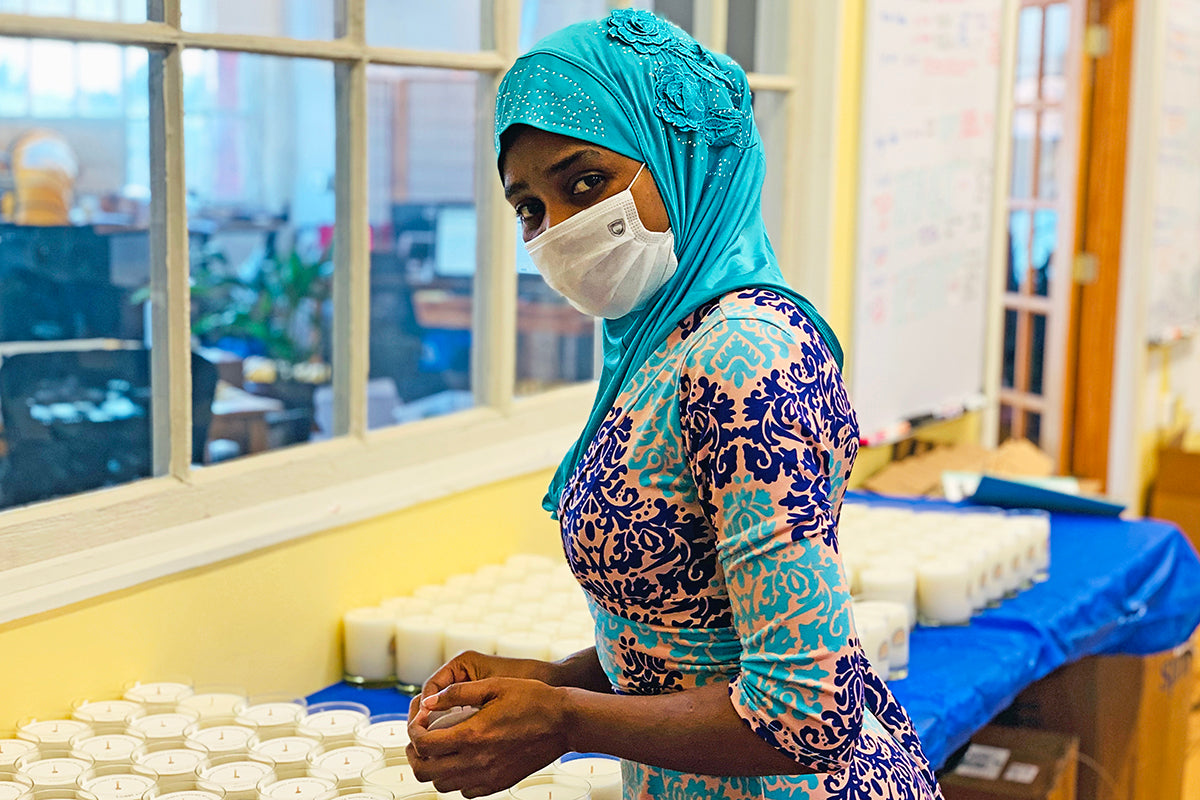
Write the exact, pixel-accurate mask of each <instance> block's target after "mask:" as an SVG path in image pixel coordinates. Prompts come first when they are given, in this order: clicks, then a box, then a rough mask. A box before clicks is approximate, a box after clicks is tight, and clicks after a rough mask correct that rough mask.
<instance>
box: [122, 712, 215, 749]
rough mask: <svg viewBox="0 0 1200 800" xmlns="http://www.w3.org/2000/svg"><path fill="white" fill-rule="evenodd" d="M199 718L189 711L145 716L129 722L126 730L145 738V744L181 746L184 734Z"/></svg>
mask: <svg viewBox="0 0 1200 800" xmlns="http://www.w3.org/2000/svg"><path fill="white" fill-rule="evenodd" d="M199 718H200V716H199V715H198V714H197V713H196V712H195V711H192V710H190V709H184V710H182V711H164V712H160V713H153V714H145V715H143V716H140V717H137V718H135V719H132V720H130V721H129V728H128V730H129V731H131V732H137V733H140V734H141V735H142V736H145V737H146V742H147V743H154V742H176V743H178V744H181V745H182V744H183V741H184V737H185V732H186V731H187V729H188V728H190V727H191V726H193V725H195V724H196V721H197V720H198V719H199Z"/></svg>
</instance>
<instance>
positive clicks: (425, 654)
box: [396, 616, 445, 694]
mask: <svg viewBox="0 0 1200 800" xmlns="http://www.w3.org/2000/svg"><path fill="white" fill-rule="evenodd" d="M444 637H445V623H444V622H443V621H442V620H439V619H437V618H436V617H433V616H416V617H405V618H403V619H398V620H396V683H397V685H398V686H399V688H400V690H401V691H403V692H408V693H409V694H416V693H418V692H420V691H421V686H423V685H424V683H425V681H427V680H429V677H430V676H431V675H433V673H434V672H436V671H437V670H438V668H439V667H441V666H442V664H443V663H444V662H443V661H442V647H443V639H444Z"/></svg>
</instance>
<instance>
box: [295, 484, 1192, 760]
mask: <svg viewBox="0 0 1200 800" xmlns="http://www.w3.org/2000/svg"><path fill="white" fill-rule="evenodd" d="M854 497H855V499H856V500H860V501H865V502H870V503H876V504H881V505H894V506H903V507H915V508H922V507H924V508H933V507H943V508H944V507H946V506H947V505H948V504H946V503H943V502H941V501H935V500H897V499H891V498H886V499H885V498H874V497H871V496H869V495H854ZM1050 558H1051V568H1050V580H1048V581H1046V582H1045V583H1042V584H1038V585H1036V586H1034V587H1033V588H1032V589H1030V590H1028V591H1026V592H1024V593H1022V594H1021V595H1019V596H1018V597H1016V598H1014V599H1012V600H1008V601H1006V602H1005V603H1003V604H1002V605H1001V606H1000V607H999V608H995V609H991V610H988V611H985V612H984V613H983V614H981V615H979V616H978V617H976V618H975V619H974V620H972V622H971V624H970V625H966V626H962V627H954V628H924V627H917V628H916V629H915V630H914V631H913V633H912V639H911V647H910V660H909V677H908V678H906V679H905V680H900V681H893V682H891V684H890V685H891V687H892V689H893V691H894V692H895V694H896V697H897V698H898V699H899V700H900V702H901V703H903V704H904V707H905V708H907V709H908V712H909V714H911V715H912V718H913V722H914V723H915V724H916V726H917V730H918V732H919V733H920V735H921V741H922V743H923V744H924V746H925V752H926V754H927V755H928V756H929V759H930V761H931V762H932V763H933V764H934V765H936V766H940V765H941V764H943V763H944V762H945V760H946V758H947V757H948V756H949V755H950V754H952V753H953V752H954V751H955V750H956V749H958V748H959V747H960V746H962V745H963V744H965V743H966V741H967V740H968V739H969V738H970V737H971V734H973V733H974V732H975V731H976V730H978V729H979V728H981V727H983V726H984V725H986V724H987V723H988V721H989V720H990V719H991V718H992V717H994V716H995V715H996V714H997V713H998V712H999V711H1001V710H1003V709H1004V708H1005V707H1006V706H1007V705H1008V704H1009V703H1010V702H1012V700H1013V698H1015V697H1016V696H1017V694H1018V693H1019V692H1020V691H1021V689H1023V688H1024V687H1025V686H1027V685H1029V684H1030V683H1032V682H1033V681H1035V680H1037V679H1038V678H1041V677H1042V676H1044V675H1047V674H1048V673H1050V672H1051V671H1053V670H1054V669H1056V668H1057V667H1059V666H1062V665H1063V664H1065V663H1067V662H1069V661H1074V660H1076V659H1078V658H1082V657H1083V656H1086V655H1093V654H1099V653H1105V654H1115V653H1126V654H1131V655H1145V654H1149V653H1156V652H1160V651H1162V650H1167V649H1170V648H1172V647H1175V646H1176V645H1178V644H1181V643H1183V642H1184V641H1186V640H1187V638H1188V637H1189V636H1190V635H1191V633H1192V631H1193V630H1195V628H1196V626H1197V625H1198V624H1200V558H1198V557H1197V554H1196V551H1195V549H1194V548H1193V547H1192V545H1191V543H1190V542H1189V541H1188V540H1187V538H1186V537H1184V535H1183V534H1182V533H1180V531H1179V529H1178V528H1176V527H1175V526H1173V525H1169V524H1167V523H1162V522H1156V521H1153V520H1141V521H1133V522H1127V521H1124V520H1119V519H1108V518H1098V517H1083V516H1074V515H1069V514H1055V515H1053V516H1052V522H1051V535H1050ZM308 699H309V702H320V701H323V700H355V701H358V702H361V703H363V704H365V705H366V706H367V707H368V708H370V709H371V711H372V713H375V714H383V713H390V712H397V711H407V710H408V698H407V697H405V696H404V695H402V694H400V693H399V692H397V691H395V690H393V689H361V688H357V687H353V686H348V685H346V684H335V685H334V686H330V687H328V688H326V689H323V690H321V691H319V692H317V693H316V694H313V695H312V696H311V697H309V698H308Z"/></svg>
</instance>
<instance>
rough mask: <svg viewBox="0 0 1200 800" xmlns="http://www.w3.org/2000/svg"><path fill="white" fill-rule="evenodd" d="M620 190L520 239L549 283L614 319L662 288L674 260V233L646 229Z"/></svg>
mask: <svg viewBox="0 0 1200 800" xmlns="http://www.w3.org/2000/svg"><path fill="white" fill-rule="evenodd" d="M645 167H646V165H645V164H643V165H642V166H641V168H639V169H638V171H637V175H634V176H633V180H632V181H630V182H629V186H628V187H626V188H625V191H623V192H620V193H619V194H614V195H613V196H612V197H609V198H606V199H604V200H601V201H600V202H599V203H597V204H596V205H594V206H592V207H591V208H585V209H584V210H583V211H580V212H579V213H578V214H576V215H575V216H573V217H570V218H569V219H566V220H564V221H563V222H560V223H558V224H557V225H552V226H550V228H549V229H548V230H546V231H544V232H543V233H541V234H539V235H538V236H536V237H534V238H533V239H532V240H531V241H528V242H526V243H525V249H526V250H528V251H529V257H530V258H531V259H532V260H533V264H534V266H535V267H537V269H538V272H540V273H542V277H543V278H545V279H546V283H548V284H550V288H552V289H554V290H555V291H556V292H558V293H559V294H561V295H562V296H563V297H565V298H567V301H568V302H570V304H571V305H573V306H575V308H577V309H579V310H580V311H582V312H583V313H585V314H591V315H592V316H594V317H604V318H605V319H617V318H618V317H623V316H625V315H626V314H628V313H629V312H630V311H633V310H634V309H636V308H638V307H639V306H641V305H642V304H644V303H645V302H646V301H647V300H649V299H650V298H651V296H653V294H654V293H655V292H657V291H658V290H659V289H661V288H662V286H663V284H665V283H666V282H667V281H668V280H670V279H671V276H672V275H674V274H675V270H676V269H677V268H678V266H679V262H678V260H676V258H675V235H674V234H673V233H671V231H670V230H667V231H664V232H662V233H658V232H655V231H648V230H646V228H645V226H643V225H642V220H641V218H640V217H639V216H638V211H637V204H636V203H635V202H634V201H633V192H632V191H630V190H631V189H632V188H633V184H634V181H636V180H637V179H638V175H641V174H642V169H645Z"/></svg>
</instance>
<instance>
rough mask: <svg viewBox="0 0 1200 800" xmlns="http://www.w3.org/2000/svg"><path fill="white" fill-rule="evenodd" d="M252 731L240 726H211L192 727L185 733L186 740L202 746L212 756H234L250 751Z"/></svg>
mask: <svg viewBox="0 0 1200 800" xmlns="http://www.w3.org/2000/svg"><path fill="white" fill-rule="evenodd" d="M253 736H254V731H253V730H252V729H250V728H243V727H242V726H241V725H211V726H209V727H205V728H201V727H192V728H189V729H188V731H187V733H186V737H185V738H186V740H187V741H189V742H195V743H196V744H199V745H202V746H203V747H204V748H205V749H207V750H208V752H209V753H212V754H213V755H214V756H221V755H236V754H242V753H246V752H247V751H248V750H249V749H250V739H251V738H253Z"/></svg>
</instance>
